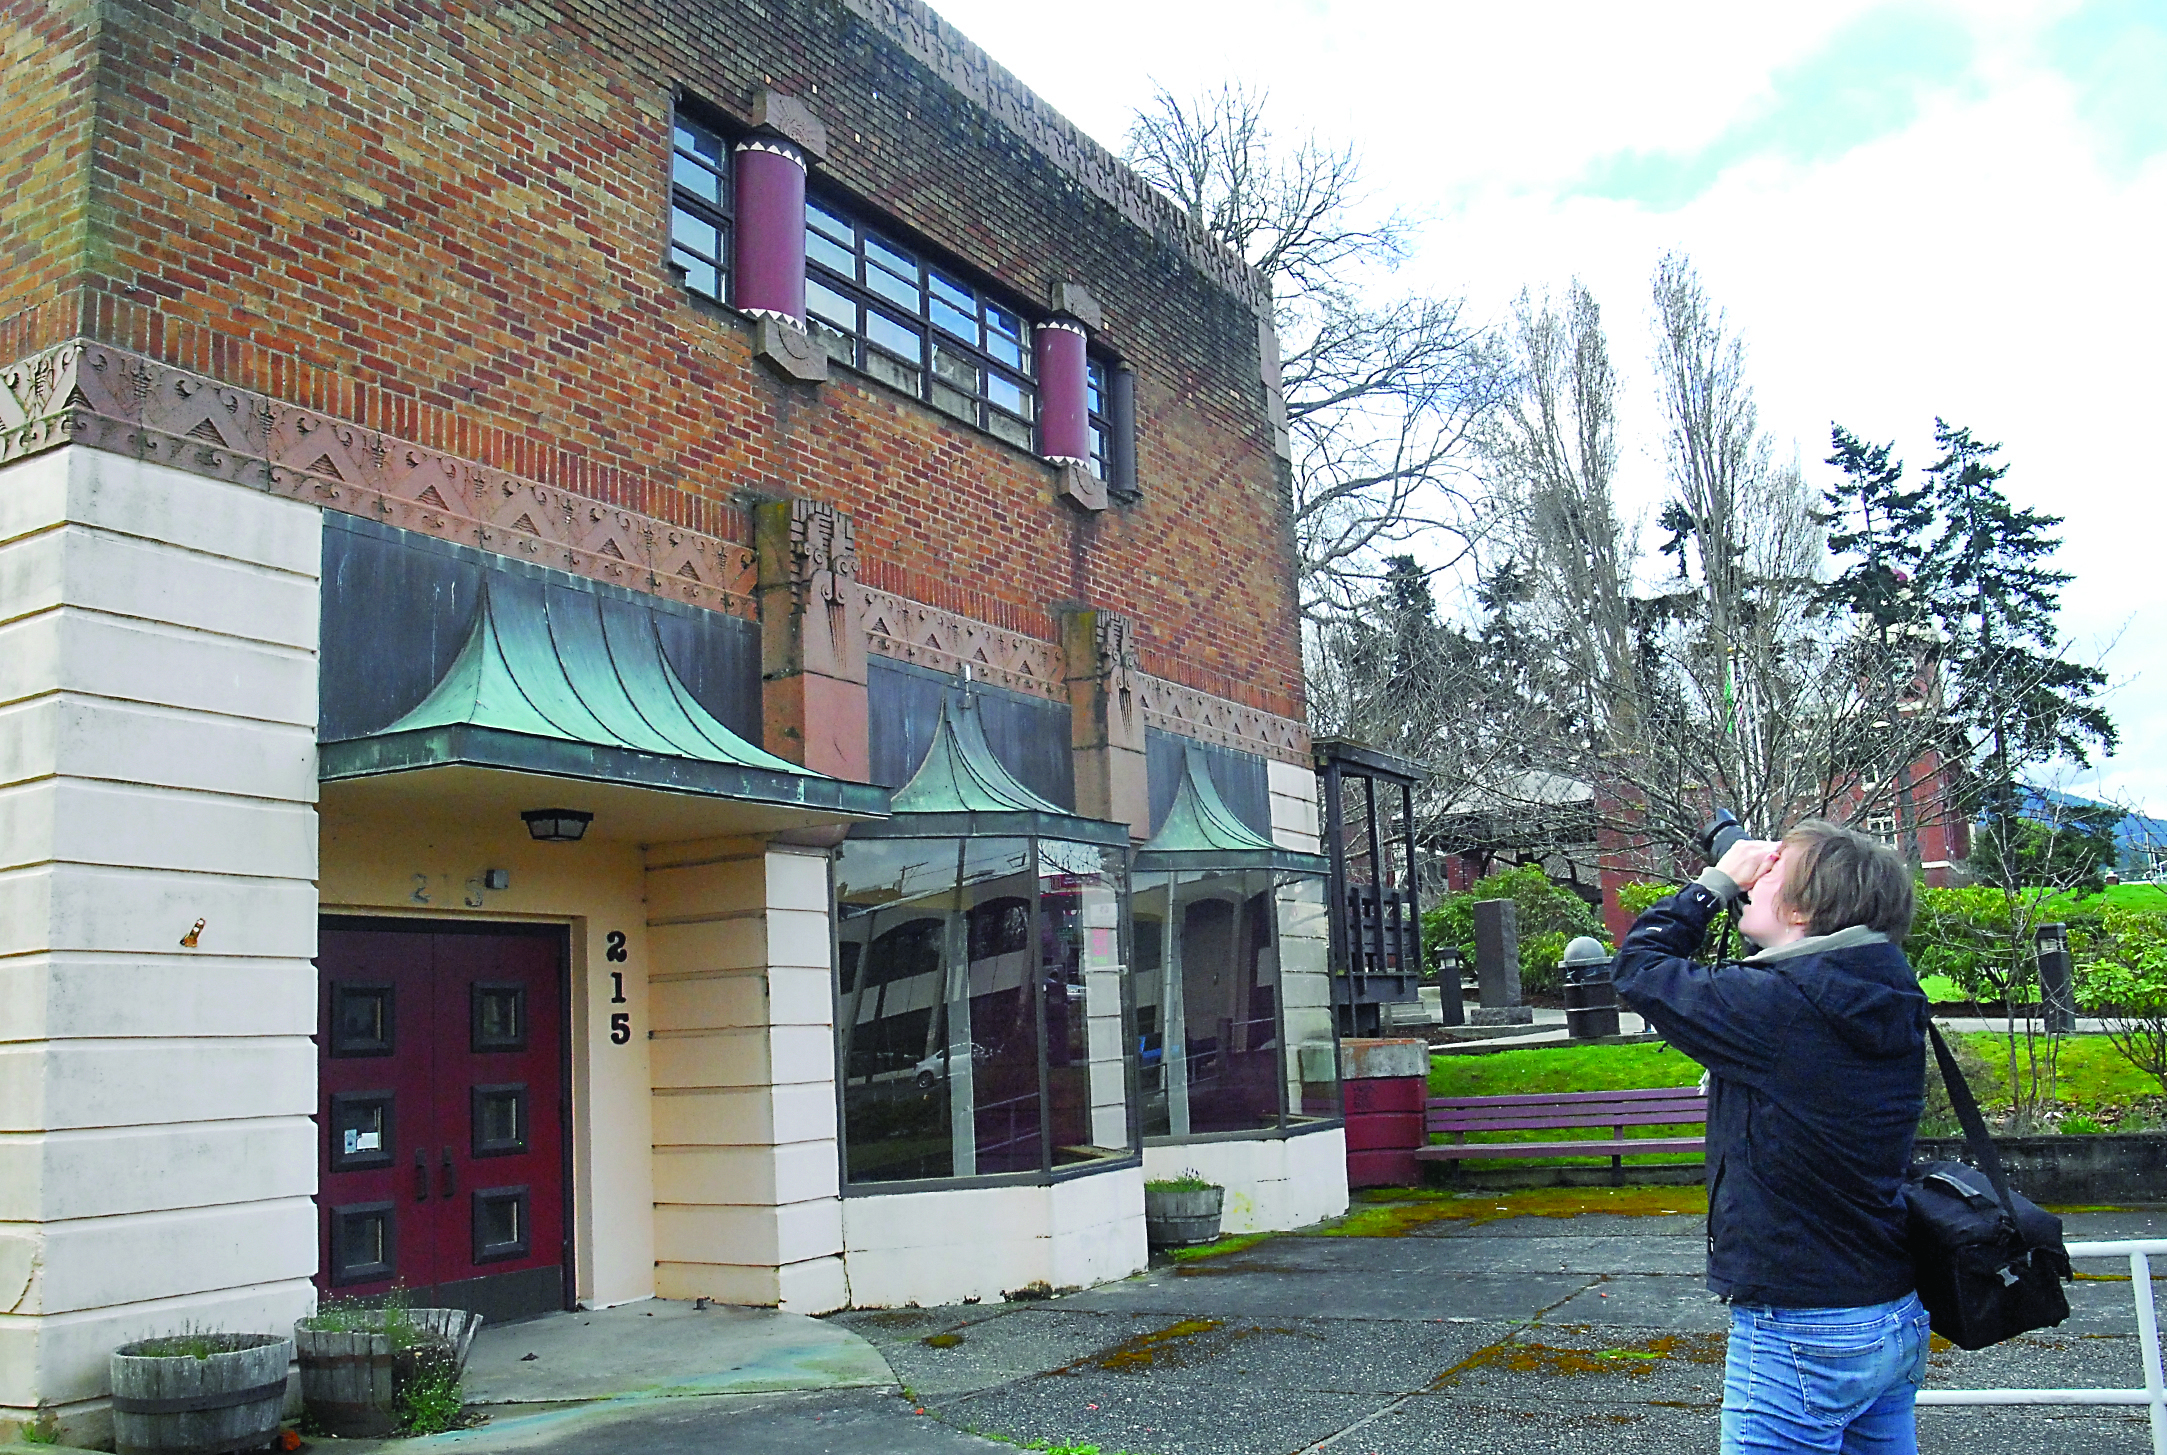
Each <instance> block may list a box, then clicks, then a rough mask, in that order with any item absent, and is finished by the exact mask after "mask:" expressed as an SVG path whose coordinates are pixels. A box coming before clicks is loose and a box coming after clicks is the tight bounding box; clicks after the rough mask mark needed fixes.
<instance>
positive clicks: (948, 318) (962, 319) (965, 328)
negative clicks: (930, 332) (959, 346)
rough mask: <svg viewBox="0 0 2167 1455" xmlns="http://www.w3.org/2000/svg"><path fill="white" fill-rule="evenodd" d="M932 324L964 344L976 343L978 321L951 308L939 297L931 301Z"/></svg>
mask: <svg viewBox="0 0 2167 1455" xmlns="http://www.w3.org/2000/svg"><path fill="white" fill-rule="evenodd" d="M932 311H933V322H934V324H935V325H936V326H937V327H940V328H945V329H947V330H948V331H949V332H950V333H952V334H954V335H955V336H956V337H957V338H959V339H962V340H963V341H964V342H965V343H973V344H975V343H977V342H978V320H977V319H976V318H974V317H972V316H971V315H970V314H968V313H965V312H963V311H962V310H960V309H956V308H951V307H949V306H948V305H947V304H946V303H943V302H942V301H941V300H940V298H939V296H938V295H937V294H936V296H935V297H934V299H933V310H932Z"/></svg>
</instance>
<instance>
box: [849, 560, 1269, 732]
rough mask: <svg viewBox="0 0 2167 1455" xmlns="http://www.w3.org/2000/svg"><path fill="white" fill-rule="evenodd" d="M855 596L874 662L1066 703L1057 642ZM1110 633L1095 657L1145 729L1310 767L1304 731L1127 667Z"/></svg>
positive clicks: (1121, 639) (1127, 658)
mask: <svg viewBox="0 0 2167 1455" xmlns="http://www.w3.org/2000/svg"><path fill="white" fill-rule="evenodd" d="M857 589H858V591H859V592H860V593H861V594H862V596H863V599H864V610H865V631H866V644H867V646H868V647H870V648H871V650H872V653H873V655H874V656H876V657H890V658H893V659H894V660H896V661H899V662H910V663H913V664H915V665H917V666H920V667H930V668H931V669H933V670H934V671H936V672H951V673H952V672H960V671H961V670H962V669H963V668H964V666H966V665H968V666H969V667H970V668H971V672H972V675H973V676H975V677H976V678H977V679H978V680H979V681H981V682H985V683H989V684H991V685H992V686H995V687H1005V688H1007V689H1009V690H1010V691H1012V692H1025V693H1029V694H1030V695H1031V696H1033V697H1043V698H1046V699H1047V700H1049V701H1053V702H1065V701H1067V700H1068V693H1067V688H1066V685H1065V684H1064V682H1063V681H1062V661H1061V646H1060V643H1058V642H1046V641H1040V640H1039V639H1038V638H1036V637H1029V636H1025V635H1023V634H1022V633H1020V632H1012V631H1005V630H1003V629H1002V628H1000V627H996V626H988V625H987V624H986V623H984V622H981V621H973V620H972V619H971V618H970V617H967V616H963V615H960V614H958V613H956V612H953V611H943V610H941V609H940V608H939V607H936V606H926V605H923V604H921V603H919V602H916V601H912V600H909V599H908V598H906V597H902V596H897V595H894V594H893V593H891V592H887V591H878V590H875V589H873V588H872V587H869V586H861V587H858V588H857ZM1110 620H1112V621H1120V619H1119V618H1110ZM1103 630H1104V629H1102V631H1103ZM1113 630H1114V632H1115V635H1114V636H1113V637H1112V639H1111V640H1108V639H1107V638H1106V637H1104V636H1102V638H1101V640H1100V641H1099V643H1098V646H1099V650H1100V652H1101V654H1102V655H1104V654H1109V653H1110V654H1111V656H1112V661H1111V662H1110V663H1107V664H1105V665H1106V668H1107V670H1108V671H1109V672H1110V673H1111V676H1112V681H1113V682H1114V683H1115V685H1116V688H1117V690H1121V691H1124V692H1126V691H1133V693H1134V695H1135V702H1136V706H1137V708H1138V709H1139V710H1140V711H1141V712H1142V713H1143V718H1144V725H1145V726H1146V727H1153V728H1157V729H1159V730H1160V731H1161V732H1169V733H1175V734H1178V735H1179V736H1181V737H1185V738H1195V739H1196V740H1197V741H1198V742H1203V743H1211V744H1214V745H1216V746H1218V747H1222V748H1233V749H1236V750H1237V751H1240V752H1244V753H1255V754H1257V755H1258V756H1259V757H1264V758H1277V759H1279V760H1280V761H1282V762H1287V763H1297V764H1300V765H1302V766H1303V767H1307V766H1309V761H1310V758H1309V729H1308V727H1307V726H1305V725H1304V724H1302V723H1300V722H1297V721H1295V720H1294V719H1293V718H1287V717H1279V716H1277V715H1275V714H1273V713H1269V712H1264V711H1261V710H1259V709H1257V708H1253V707H1244V706H1242V705H1241V704H1240V703H1238V702H1229V701H1228V700H1227V699H1226V698H1224V697H1214V696H1212V695H1211V694H1210V693H1208V692H1199V691H1197V690H1196V689H1195V688H1193V687H1185V686H1183V685H1182V684H1181V683H1179V682H1168V681H1166V680H1165V679H1163V678H1159V677H1153V676H1151V675H1149V674H1148V673H1145V672H1142V671H1140V670H1137V669H1136V668H1135V667H1134V666H1133V665H1132V664H1133V661H1134V654H1133V650H1132V648H1131V647H1130V646H1129V642H1128V638H1129V635H1130V632H1131V629H1130V627H1129V624H1128V623H1127V622H1126V621H1120V625H1119V627H1118V628H1114V629H1113Z"/></svg>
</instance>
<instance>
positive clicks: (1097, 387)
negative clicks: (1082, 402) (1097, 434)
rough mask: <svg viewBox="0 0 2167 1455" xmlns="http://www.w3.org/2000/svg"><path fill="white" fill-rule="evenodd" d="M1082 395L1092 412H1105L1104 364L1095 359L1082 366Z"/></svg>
mask: <svg viewBox="0 0 2167 1455" xmlns="http://www.w3.org/2000/svg"><path fill="white" fill-rule="evenodd" d="M1084 396H1085V398H1086V400H1087V401H1088V403H1087V407H1088V408H1089V409H1090V411H1091V412H1092V413H1093V414H1104V413H1105V412H1106V366H1105V365H1104V364H1101V363H1099V362H1098V361H1097V360H1096V359H1094V360H1092V361H1091V362H1090V363H1088V364H1086V365H1085V366H1084Z"/></svg>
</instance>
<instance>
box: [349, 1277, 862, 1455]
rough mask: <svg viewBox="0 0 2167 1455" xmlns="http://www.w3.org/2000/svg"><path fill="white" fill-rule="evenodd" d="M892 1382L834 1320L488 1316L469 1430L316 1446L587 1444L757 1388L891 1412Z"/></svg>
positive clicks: (478, 1346) (358, 1449) (665, 1422)
mask: <svg viewBox="0 0 2167 1455" xmlns="http://www.w3.org/2000/svg"><path fill="white" fill-rule="evenodd" d="M895 1385H896V1376H895V1374H894V1373H893V1372H892V1371H891V1370H890V1369H889V1367H888V1363H887V1361H886V1360H885V1359H883V1358H882V1357H881V1355H880V1353H879V1351H878V1350H876V1349H875V1348H874V1347H873V1345H872V1344H870V1343H869V1342H867V1341H866V1340H865V1339H864V1338H862V1337H860V1336H859V1335H858V1334H856V1333H854V1332H852V1331H851V1330H849V1329H847V1328H844V1327H842V1326H840V1325H838V1324H833V1323H828V1322H824V1321H822V1320H819V1319H809V1318H805V1317H803V1316H802V1315H798V1314H786V1313H779V1312H777V1311H775V1310H773V1309H747V1308H726V1307H719V1306H710V1307H699V1306H696V1305H694V1304H690V1303H679V1302H671V1301H667V1300H663V1299H651V1300H647V1301H645V1302H642V1303H635V1304H626V1305H624V1306H623V1307H620V1308H613V1309H599V1310H593V1311H581V1312H578V1313H565V1314H550V1315H547V1316H545V1317H542V1318H538V1319H528V1320H525V1321H523V1322H520V1323H516V1324H505V1325H501V1326H496V1327H491V1326H487V1325H485V1326H484V1327H483V1328H482V1331H481V1333H479V1334H478V1335H476V1336H475V1340H474V1348H473V1351H472V1352H471V1354H470V1355H469V1356H468V1359H467V1371H466V1381H465V1394H466V1399H467V1403H468V1404H469V1406H471V1407H472V1408H473V1409H474V1410H475V1412H476V1413H478V1414H480V1415H482V1416H485V1417H486V1423H484V1424H481V1425H478V1426H477V1427H475V1428H473V1429H468V1430H456V1431H452V1432H450V1433H448V1434H443V1435H433V1436H429V1437H426V1438H423V1439H417V1440H332V1439H323V1438H312V1439H310V1441H309V1445H310V1447H311V1448H312V1449H316V1450H320V1451H323V1452H326V1455H331V1452H337V1455H370V1452H381V1451H387V1450H399V1451H411V1452H416V1455H419V1452H421V1451H424V1450H431V1449H439V1448H441V1449H446V1450H450V1449H457V1450H460V1451H472V1452H477V1455H479V1452H485V1451H504V1450H534V1449H546V1448H550V1447H552V1446H562V1447H564V1448H572V1447H574V1446H585V1447H586V1448H590V1449H591V1448H596V1447H595V1445H594V1444H593V1443H592V1442H593V1441H595V1440H598V1439H602V1438H604V1437H603V1436H601V1435H600V1434H599V1433H598V1432H599V1431H602V1430H605V1429H612V1428H616V1429H620V1430H621V1429H624V1428H626V1427H644V1426H645V1425H647V1424H654V1425H656V1426H657V1427H660V1428H669V1427H671V1426H672V1425H673V1424H674V1423H677V1422H679V1421H680V1420H681V1418H682V1417H683V1416H684V1415H685V1414H687V1413H691V1412H693V1411H694V1410H695V1407H696V1406H697V1407H700V1408H699V1412H700V1413H701V1414H703V1415H712V1414H713V1413H714V1412H715V1410H717V1409H723V1408H729V1409H734V1410H745V1409H748V1408H749V1407H750V1403H751V1402H752V1401H753V1400H754V1399H755V1398H756V1397H758V1396H763V1395H774V1394H779V1393H784V1392H788V1393H790V1394H792V1395H793V1396H794V1397H796V1398H797V1399H799V1400H800V1401H802V1400H804V1399H806V1398H808V1397H811V1398H814V1399H816V1400H817V1399H819V1398H833V1397H834V1396H836V1395H838V1394H839V1393H841V1392H845V1391H863V1392H865V1393H867V1394H869V1395H873V1396H874V1398H872V1399H871V1400H869V1401H867V1402H866V1404H867V1407H868V1408H874V1409H878V1410H880V1412H881V1413H882V1414H883V1415H890V1414H892V1411H891V1410H890V1408H889V1406H892V1405H893V1404H894V1403H895V1402H896V1401H895V1397H894V1396H893V1395H892V1393H889V1392H891V1391H893V1390H894V1388H895ZM641 1439H642V1441H643V1442H644V1439H645V1437H644V1436H642V1437H641ZM814 1448H817V1447H814Z"/></svg>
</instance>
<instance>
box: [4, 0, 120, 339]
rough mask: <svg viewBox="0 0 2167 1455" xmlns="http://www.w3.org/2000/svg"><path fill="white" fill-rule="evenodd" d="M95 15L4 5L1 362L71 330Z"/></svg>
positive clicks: (85, 206)
mask: <svg viewBox="0 0 2167 1455" xmlns="http://www.w3.org/2000/svg"><path fill="white" fill-rule="evenodd" d="M96 12H97V7H96V5H95V4H93V3H91V0H73V3H65V0H0V362H8V363H12V362H14V361H15V360H16V359H19V358H22V357H24V356H26V355H29V354H32V353H35V352H36V351H37V350H38V349H40V348H43V347H44V346H45V345H47V344H49V343H57V342H58V341H59V340H60V339H62V338H65V337H67V336H68V335H69V334H70V333H72V332H73V331H74V312H73V304H74V301H75V300H74V297H73V290H74V289H75V288H76V287H77V286H78V285H79V283H80V281H81V280H80V277H79V274H80V271H81V269H82V268H83V267H84V265H85V263H86V262H87V258H86V257H85V250H86V248H87V246H88V243H89V236H88V224H89V209H90V189H89V186H88V179H89V168H90V154H91V118H92V100H93V83H94V78H95V75H96V65H95V62H96V33H95V27H96ZM63 314H64V315H65V317H64V318H62V317H59V315H63Z"/></svg>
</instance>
